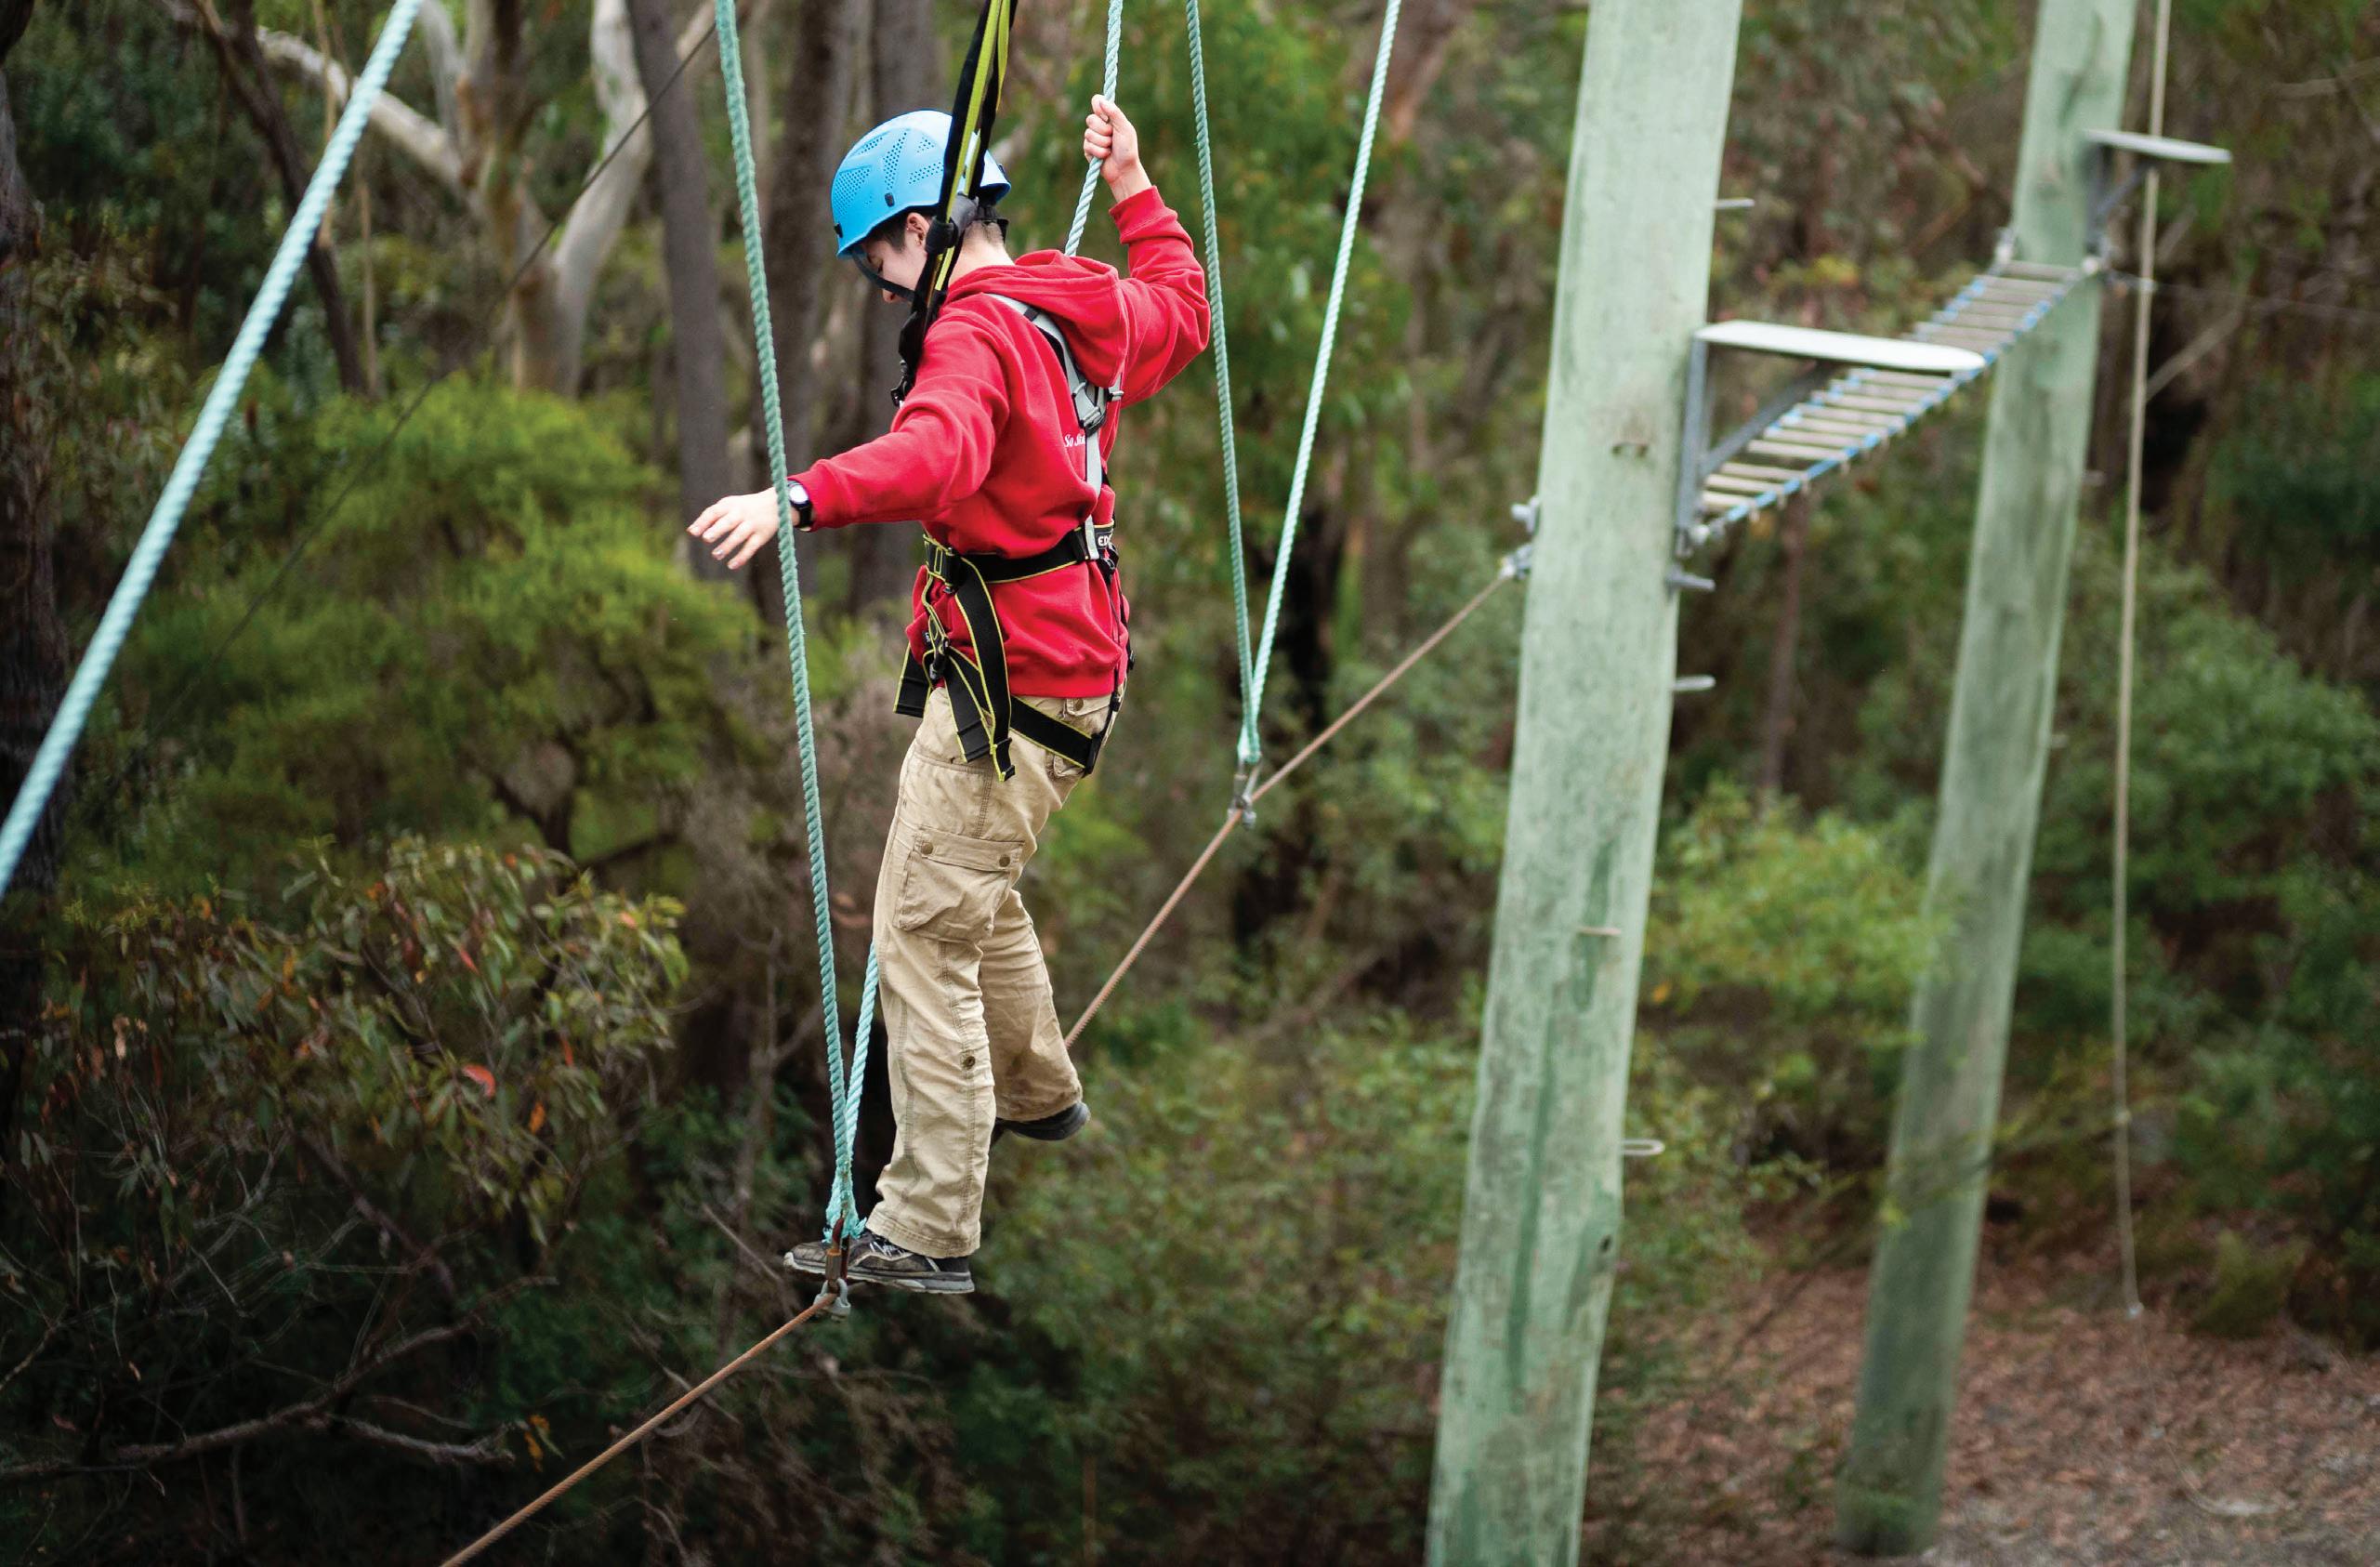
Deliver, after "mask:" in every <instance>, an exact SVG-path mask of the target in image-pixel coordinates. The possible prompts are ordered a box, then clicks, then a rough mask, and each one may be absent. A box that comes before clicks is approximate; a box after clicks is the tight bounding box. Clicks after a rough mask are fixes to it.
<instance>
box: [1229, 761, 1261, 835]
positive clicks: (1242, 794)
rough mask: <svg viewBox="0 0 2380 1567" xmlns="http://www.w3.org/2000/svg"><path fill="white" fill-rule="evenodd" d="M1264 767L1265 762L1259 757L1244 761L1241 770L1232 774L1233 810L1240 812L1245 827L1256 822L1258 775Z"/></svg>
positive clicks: (1241, 822) (1251, 825)
mask: <svg viewBox="0 0 2380 1567" xmlns="http://www.w3.org/2000/svg"><path fill="white" fill-rule="evenodd" d="M1263 768H1264V762H1263V760H1262V759H1261V758H1258V759H1256V760H1254V761H1249V762H1243V763H1242V764H1241V767H1240V770H1239V771H1238V772H1235V773H1233V774H1232V775H1231V810H1234V811H1236V812H1238V813H1239V817H1240V824H1241V825H1242V826H1243V827H1253V826H1255V825H1256V777H1257V774H1258V773H1259V772H1260V771H1262V770H1263Z"/></svg>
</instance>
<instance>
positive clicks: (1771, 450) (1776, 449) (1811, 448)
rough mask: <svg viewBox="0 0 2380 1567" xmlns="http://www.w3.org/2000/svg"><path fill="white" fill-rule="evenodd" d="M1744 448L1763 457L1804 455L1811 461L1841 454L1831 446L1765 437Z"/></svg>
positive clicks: (1829, 459) (1831, 458) (1831, 457)
mask: <svg viewBox="0 0 2380 1567" xmlns="http://www.w3.org/2000/svg"><path fill="white" fill-rule="evenodd" d="M1744 450H1745V451H1747V452H1757V453H1759V454H1761V455H1762V456H1764V457H1805V458H1808V459H1811V460H1813V461H1817V460H1828V461H1831V460H1834V459H1836V458H1839V457H1841V456H1842V455H1843V454H1842V452H1841V451H1840V450H1838V449H1837V448H1834V447H1832V446H1817V445H1811V444H1808V443H1805V442H1802V441H1770V440H1768V439H1766V438H1763V439H1761V440H1758V441H1752V442H1751V443H1750V444H1748V445H1746V446H1745V447H1744Z"/></svg>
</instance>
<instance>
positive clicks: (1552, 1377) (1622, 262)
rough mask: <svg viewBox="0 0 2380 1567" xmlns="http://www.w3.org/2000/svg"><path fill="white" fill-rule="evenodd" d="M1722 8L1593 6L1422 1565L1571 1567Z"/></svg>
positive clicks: (1640, 934) (1654, 804)
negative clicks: (1553, 1566) (1557, 1565)
mask: <svg viewBox="0 0 2380 1567" xmlns="http://www.w3.org/2000/svg"><path fill="white" fill-rule="evenodd" d="M1741 9H1742V6H1741V0H1696V3H1695V4H1692V5H1679V4H1677V0H1597V4H1596V7H1595V8H1594V11H1593V13H1592V15H1591V17H1590V20H1589V21H1588V25H1587V36H1586V53H1585V65H1584V72H1583V76H1582V81H1581V85H1580V89H1579V103H1578V114H1577V121H1576V124H1575V125H1574V127H1573V131H1572V137H1571V171H1570V190H1569V196H1568V199H1567V202H1566V204H1565V210H1564V216H1563V226H1562V248H1561V271H1560V281H1559V283H1558V295H1557V298H1556V304H1555V314H1554V338H1553V354H1552V365H1551V369H1550V372H1549V375H1548V378H1547V387H1546V407H1545V439H1544V446H1543V451H1542V454H1541V455H1540V458H1539V468H1538V495H1539V515H1540V518H1541V521H1540V524H1539V530H1538V536H1537V542H1536V552H1535V560H1534V562H1533V566H1532V581H1531V584H1530V588H1529V608H1528V612H1527V619H1526V624H1525V626H1524V628H1523V631H1522V636H1521V654H1520V692H1519V712H1518V724H1519V727H1518V733H1517V736H1516V740H1515V744H1514V754H1513V767H1512V797H1511V803H1510V806H1509V808H1508V810H1507V815H1506V836H1505V858H1504V873H1503V881H1502V885H1501V887H1500V889H1499V891H1498V897H1497V904H1496V928H1495V943H1494V948H1493V952H1492V957H1491V960H1490V967H1489V973H1488V999H1487V1010H1486V1017H1485V1020H1484V1023H1483V1027H1482V1038H1481V1046H1480V1056H1479V1098H1478V1103H1477V1107H1476V1109H1475V1110H1474V1112H1473V1115H1472V1122H1471V1157H1470V1175H1469V1181H1468V1186H1467V1188H1466V1192H1465V1197H1464V1223H1463V1243H1462V1256H1461V1259H1460V1262H1459V1264H1458V1267H1457V1271H1456V1276H1455V1283H1454V1300H1453V1311H1452V1314H1451V1317H1450V1320H1449V1322H1448V1323H1447V1330H1446V1363H1445V1374H1444V1379H1443V1384H1442V1386H1441V1389H1440V1413H1439V1424H1438V1455H1437V1472H1436V1476H1435V1479H1434V1481H1433V1488H1432V1494H1431V1506H1430V1525H1429V1560H1431V1561H1432V1562H1435V1563H1466V1564H1468V1563H1476V1562H1496V1561H1516V1562H1530V1563H1544V1562H1569V1561H1575V1560H1577V1556H1578V1527H1579V1517H1580V1508H1581V1502H1582V1499H1583V1496H1584V1491H1585V1483H1586V1452H1587V1435H1588V1426H1589V1423H1590V1419H1591V1416H1592V1415H1593V1412H1594V1407H1595V1375H1596V1363H1597V1360H1598V1355H1599V1354H1600V1352H1601V1349H1602V1343H1603V1322H1604V1314H1605V1311H1606V1310H1607V1308H1608V1307H1609V1305H1610V1302H1611V1279H1612V1271H1613V1266H1614V1263H1615V1262H1616V1260H1617V1257H1618V1248H1619V1230H1620V1132H1621V1112H1622V1109H1623V1106H1624V1099H1625V1095H1626V1090H1627V1075H1628V1046H1629V1037H1630V1033H1631V1030H1632V1027H1633V1024H1634V1021H1635V1016H1636V1005H1637V968H1638V963H1639V960H1640V958H1641V956H1642V954H1643V949H1644V920H1645V901H1646V895H1647V892H1648V890H1649V889H1650V882H1651V876H1652V855H1653V831H1654V826H1655V823H1656V820H1657V818H1658V815H1659V812H1660V806H1661V782H1662V767H1663V759H1664V753H1665V751H1666V749H1667V744H1668V736H1669V709H1670V700H1671V691H1670V682H1671V679H1672V678H1673V673H1674V671H1675V668H1676V665H1677V603H1676V599H1675V596H1674V595H1673V593H1672V592H1671V590H1670V589H1669V587H1668V586H1667V584H1666V582H1665V580H1664V579H1665V573H1666V572H1667V570H1668V568H1669V566H1670V564H1671V560H1672V537H1673V534H1672V528H1673V524H1674V521H1675V516H1676V506H1677V481H1678V472H1679V463H1680V460H1681V456H1682V452H1681V447H1682V444H1683V441H1684V425H1685V402H1686V365H1687V357H1688V347H1689V344H1690V340H1691V335H1692V333H1693V331H1694V329H1695V328H1696V327H1698V326H1700V325H1701V324H1702V323H1703V320H1704V313H1703V312H1704V309H1705V306H1706V303H1707V296H1708V293H1709V286H1710V259H1711V227H1712V201H1713V199H1714V197H1715V195H1716V191H1717V187H1718V174H1719V151H1720V146H1721V143H1722V142H1723V140H1724V139H1725V136H1726V130H1727V112H1728V99H1729V87H1730V84H1731V78H1732V75H1733V71H1734V61H1735V45H1736V26H1737V21H1738V19H1739V15H1740V12H1741Z"/></svg>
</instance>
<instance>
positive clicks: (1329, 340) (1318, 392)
mask: <svg viewBox="0 0 2380 1567" xmlns="http://www.w3.org/2000/svg"><path fill="white" fill-rule="evenodd" d="M1399 9H1400V0H1388V9H1387V14H1386V15H1384V16H1383V17H1382V18H1381V19H1380V53H1379V55H1378V57H1377V58H1376V59H1374V60H1373V62H1372V96H1371V99H1370V100H1369V101H1368V102H1367V103H1366V104H1365V105H1364V109H1363V135H1362V137H1361V139H1359V140H1358V141H1357V143H1356V149H1355V175H1354V177H1353V178H1352V179H1351V180H1350V181H1349V190H1348V203H1347V217H1346V219H1345V220H1344V221H1343V222H1341V223H1340V225H1339V256H1338V262H1337V265H1336V266H1335V267H1334V268H1333V269H1332V270H1331V297H1330V303H1329V304H1328V305H1327V306H1326V307H1325V308H1324V309H1323V311H1322V340H1321V344H1320V346H1319V347H1318V348H1317V349H1315V353H1314V384H1313V386H1312V387H1311V388H1309V389H1308V392H1307V394H1306V426H1305V428H1304V430H1303V431H1302V432H1300V434H1299V436H1298V438H1297V467H1296V468H1295V470H1294V471H1293V472H1292V473H1291V475H1290V480H1289V504H1288V506H1287V507H1285V508H1284V509H1283V511H1282V519H1281V544H1280V546H1279V547H1278V552H1277V553H1276V554H1275V555H1274V556H1273V561H1272V589H1271V591H1270V593H1269V594H1268V595H1267V596H1266V599H1265V628H1264V637H1263V639H1261V640H1260V641H1258V642H1257V644H1256V672H1255V674H1254V675H1253V676H1252V677H1251V678H1250V679H1249V681H1248V691H1249V699H1248V704H1247V707H1246V709H1245V711H1243V713H1242V714H1241V717H1240V765H1241V766H1242V767H1243V768H1253V767H1255V766H1256V762H1257V760H1258V758H1259V757H1260V756H1261V755H1262V749H1261V745H1260V744H1259V742H1258V740H1257V737H1256V716H1257V713H1258V711H1259V709H1261V708H1262V706H1263V705H1264V697H1265V675H1266V672H1267V669H1268V667H1269V665H1271V663H1272V643H1273V633H1274V631H1275V630H1276V629H1277V628H1278V626H1279V625H1280V624H1281V604H1282V593H1283V591H1284V590H1285V589H1286V587H1287V585H1288V581H1289V557H1290V550H1291V546H1293V545H1294V544H1295V542H1296V538H1297V512H1298V508H1299V507H1302V506H1304V505H1305V503H1306V477H1307V474H1308V471H1309V470H1310V469H1311V467H1312V466H1313V460H1314V434H1315V431H1316V430H1317V429H1318V428H1320V427H1321V421H1322V391H1323V388H1324V387H1325V385H1326V384H1327V383H1328V382H1329V380H1330V374H1331V349H1332V348H1333V346H1334V345H1335V344H1336V342H1337V341H1338V335H1339V307H1340V304H1341V303H1342V302H1343V301H1344V300H1345V298H1346V297H1347V274H1348V264H1349V263H1350V261H1351V260H1352V259H1353V257H1354V255H1355V230H1356V222H1357V219H1359V218H1360V217H1361V216H1362V214H1363V185H1364V180H1365V178H1366V177H1367V176H1368V175H1369V174H1370V172H1371V169H1372V142H1373V138H1374V136H1375V135H1376V134H1377V132H1378V131H1379V128H1380V105H1381V102H1382V100H1383V99H1386V98H1387V90H1388V54H1389V50H1390V49H1391V48H1392V47H1393V46H1395V44H1396V42H1397V13H1398V11H1399Z"/></svg>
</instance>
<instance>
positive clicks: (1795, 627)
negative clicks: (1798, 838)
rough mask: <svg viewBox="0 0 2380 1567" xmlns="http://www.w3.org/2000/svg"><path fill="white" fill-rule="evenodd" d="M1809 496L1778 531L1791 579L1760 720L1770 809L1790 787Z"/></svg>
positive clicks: (1763, 781) (1788, 506) (1791, 507)
mask: <svg viewBox="0 0 2380 1567" xmlns="http://www.w3.org/2000/svg"><path fill="white" fill-rule="evenodd" d="M1809 507H1810V501H1809V496H1808V494H1799V495H1795V497H1794V498H1793V499H1792V500H1790V501H1788V502H1786V503H1785V516H1784V520H1783V522H1782V524H1781V526H1780V528H1779V530H1778V533H1777V544H1778V547H1779V548H1781V549H1782V550H1783V551H1784V556H1785V580H1784V584H1783V591H1782V593H1781V594H1780V596H1779V599H1778V604H1777V633H1776V636H1775V638H1774V639H1772V640H1771V641H1770V642H1769V710H1768V712H1767V713H1766V714H1764V715H1763V716H1762V718H1761V720H1760V803H1761V805H1762V807H1763V808H1764V809H1765V808H1766V807H1767V806H1768V805H1769V803H1770V802H1772V801H1774V800H1775V799H1776V797H1777V796H1778V794H1779V793H1780V792H1782V790H1783V788H1784V786H1785V742H1786V740H1787V739H1788V738H1790V737H1791V736H1792V734H1793V732H1794V651H1795V648H1796V647H1797V646H1798V645H1799V644H1800V642H1801V634H1802V570H1803V566H1804V564H1805V563H1806V560H1807V559H1808V553H1809Z"/></svg>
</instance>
